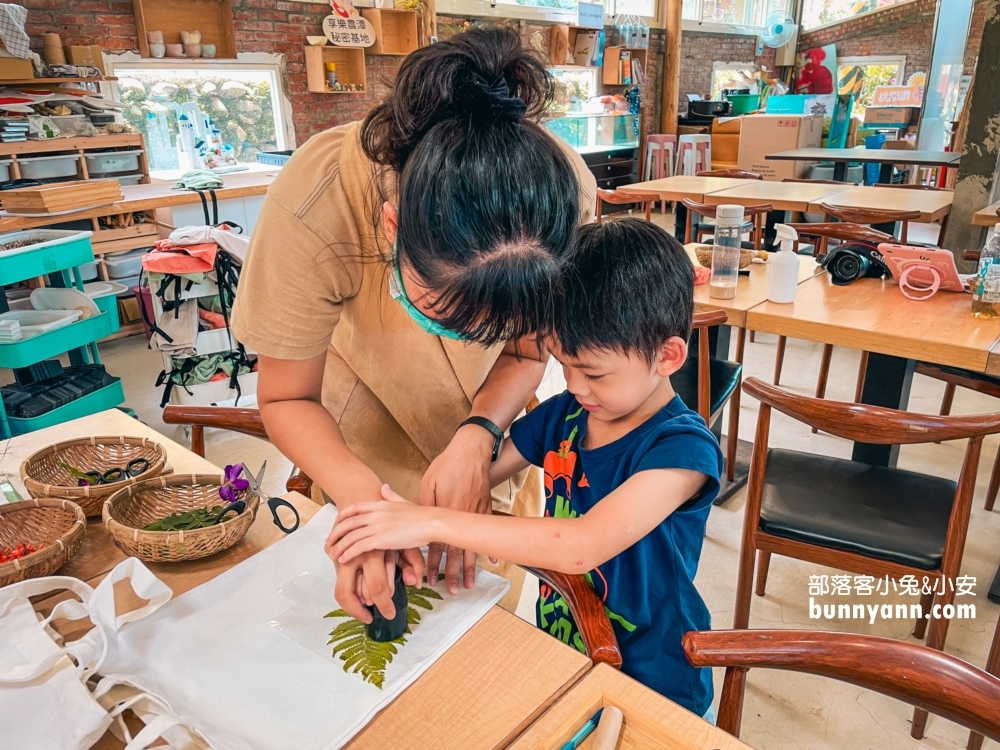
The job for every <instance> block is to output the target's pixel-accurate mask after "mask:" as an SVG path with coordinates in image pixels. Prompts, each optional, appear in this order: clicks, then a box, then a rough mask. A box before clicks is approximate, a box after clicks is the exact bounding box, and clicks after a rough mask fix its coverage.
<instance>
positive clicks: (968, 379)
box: [913, 362, 1000, 510]
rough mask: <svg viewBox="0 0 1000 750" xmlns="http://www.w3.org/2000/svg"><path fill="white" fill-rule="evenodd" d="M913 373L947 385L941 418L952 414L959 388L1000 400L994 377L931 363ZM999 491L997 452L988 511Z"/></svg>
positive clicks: (999, 387)
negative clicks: (956, 392)
mask: <svg viewBox="0 0 1000 750" xmlns="http://www.w3.org/2000/svg"><path fill="white" fill-rule="evenodd" d="M913 371H914V372H916V373H918V374H920V375H926V376H927V377H929V378H934V379H935V380H940V381H943V382H944V383H945V387H944V398H943V399H942V400H941V411H940V414H941V416H947V415H949V414H951V407H952V404H953V403H954V401H955V390H956V389H957V388H958V387H959V386H961V387H962V388H968V389H969V390H970V391H978V392H979V393H985V394H986V395H987V396H992V397H993V398H1000V378H998V377H996V376H994V375H987V374H986V373H982V372H973V371H971V370H962V369H960V368H958V367H945V366H944V365H934V364H931V363H929V362H917V364H916V366H915V367H914V370H913ZM998 491H1000V452H997V457H996V459H995V460H994V461H993V472H992V473H991V474H990V484H989V487H988V488H987V490H986V506H985V507H986V510H993V506H994V505H995V504H996V501H997V493H998Z"/></svg>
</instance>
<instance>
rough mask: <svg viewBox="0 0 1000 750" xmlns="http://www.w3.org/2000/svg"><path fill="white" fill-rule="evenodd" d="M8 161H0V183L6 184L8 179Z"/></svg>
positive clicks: (9, 161) (9, 162)
mask: <svg viewBox="0 0 1000 750" xmlns="http://www.w3.org/2000/svg"><path fill="white" fill-rule="evenodd" d="M10 164H11V160H10V159H3V160H0V182H7V181H8V180H9V179H10Z"/></svg>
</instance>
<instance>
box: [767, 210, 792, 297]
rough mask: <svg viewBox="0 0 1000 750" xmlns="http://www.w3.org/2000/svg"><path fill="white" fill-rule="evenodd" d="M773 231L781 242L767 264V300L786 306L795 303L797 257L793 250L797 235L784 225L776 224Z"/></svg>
mask: <svg viewBox="0 0 1000 750" xmlns="http://www.w3.org/2000/svg"><path fill="white" fill-rule="evenodd" d="M774 229H775V231H776V232H777V234H778V239H779V240H781V248H780V249H779V250H778V252H777V253H775V254H774V256H773V257H772V258H771V261H770V262H769V263H768V266H769V269H768V272H767V299H768V301H769V302H778V303H781V304H787V303H789V302H794V301H795V292H796V290H797V289H798V287H799V256H798V255H796V253H795V250H794V249H793V248H794V247H795V242H796V241H797V240H798V239H799V235H798V232H796V231H795V230H794V229H792V228H791V227H790V226H788V225H786V224H778V225H777V226H775V228H774Z"/></svg>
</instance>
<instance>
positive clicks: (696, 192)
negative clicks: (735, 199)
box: [621, 174, 757, 202]
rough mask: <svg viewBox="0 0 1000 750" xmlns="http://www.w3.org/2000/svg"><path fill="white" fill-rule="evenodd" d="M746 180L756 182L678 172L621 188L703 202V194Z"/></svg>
mask: <svg viewBox="0 0 1000 750" xmlns="http://www.w3.org/2000/svg"><path fill="white" fill-rule="evenodd" d="M748 182H757V180H744V179H741V178H736V177H697V176H696V175H686V174H680V175H674V176H673V177H664V178H663V179H660V180H649V181H647V182H637V183H635V184H634V185H622V187H621V190H623V191H625V192H629V193H637V194H639V195H650V196H655V197H657V198H658V199H660V200H665V201H679V200H681V199H683V198H690V199H691V200H693V201H698V202H703V201H704V199H705V196H706V195H708V194H710V193H717V192H718V191H720V190H726V189H728V188H734V187H739V186H740V185H745V184H747V183H748Z"/></svg>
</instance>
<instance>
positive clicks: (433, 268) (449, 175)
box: [361, 26, 580, 346]
mask: <svg viewBox="0 0 1000 750" xmlns="http://www.w3.org/2000/svg"><path fill="white" fill-rule="evenodd" d="M553 93H554V83H553V79H552V77H551V76H550V75H549V73H548V71H547V70H546V67H545V64H544V63H543V62H542V60H541V59H540V58H539V57H538V56H537V53H535V52H534V51H532V50H528V49H525V48H524V47H522V45H521V39H520V36H519V35H518V33H517V32H516V31H515V30H514V29H512V28H508V27H499V26H490V27H483V28H474V29H471V30H469V31H467V32H464V33H461V34H457V35H456V36H454V37H452V38H451V39H449V40H447V41H443V42H438V43H437V44H432V45H430V46H429V47H422V48H420V49H418V50H417V51H415V52H413V53H412V54H410V55H409V56H408V57H406V59H404V60H403V63H402V65H401V66H400V69H399V74H398V75H397V77H396V81H395V84H394V86H393V90H392V93H391V94H390V95H389V96H388V97H387V98H386V99H385V100H384V101H382V102H381V103H379V104H378V105H377V106H376V107H375V108H374V109H373V110H372V111H371V112H370V113H369V114H368V116H367V117H366V118H365V121H364V123H363V125H362V129H361V143H362V147H363V148H364V151H365V154H366V155H367V156H368V158H369V159H371V160H372V161H373V162H374V163H375V164H377V165H381V167H382V174H381V175H379V176H378V177H377V178H376V180H375V181H374V183H373V184H374V185H375V187H376V190H375V192H376V196H375V197H376V199H377V201H378V204H377V208H376V210H374V211H373V216H374V217H381V205H382V202H383V201H385V200H391V197H392V196H391V195H387V192H388V191H387V189H386V184H387V182H391V181H386V180H384V179H382V177H384V176H385V174H384V173H385V172H393V173H395V174H396V175H397V188H396V197H397V198H398V203H397V205H398V212H399V226H398V232H397V239H396V257H397V261H398V262H400V263H403V264H406V265H407V266H408V267H410V268H411V269H412V270H413V271H414V272H415V273H416V274H417V275H418V276H419V277H420V279H421V280H422V281H423V283H424V286H426V287H427V288H428V289H430V290H431V298H432V299H433V307H434V311H435V312H434V316H433V317H434V318H435V319H436V320H437V321H438V322H439V323H440V324H441V325H443V326H445V327H446V328H449V329H451V330H454V331H459V332H461V333H462V334H464V335H465V336H466V337H467V338H469V339H471V340H474V341H478V342H480V343H481V344H484V345H487V346H488V345H492V344H495V343H498V342H500V341H506V340H508V339H517V338H521V337H523V336H527V335H531V334H538V332H539V331H541V330H543V329H545V328H547V327H549V326H550V325H551V321H552V316H553V314H554V313H553V307H552V300H553V298H554V294H555V287H556V283H557V279H558V273H559V265H560V263H559V261H560V259H561V258H562V257H563V256H565V254H566V253H567V252H568V251H569V249H570V247H571V246H572V244H573V241H574V239H575V236H576V229H577V225H578V224H579V221H580V208H579V198H578V195H579V185H578V181H577V176H576V172H575V171H574V170H573V167H572V165H571V164H570V162H569V159H568V158H567V157H566V155H565V154H564V153H563V151H562V149H560V147H559V146H558V145H557V144H556V142H555V139H554V136H553V135H552V134H551V133H548V132H546V131H545V130H543V128H542V127H541V126H540V125H539V124H538V123H537V122H535V121H534V120H535V119H537V118H538V117H539V116H541V115H542V113H543V112H544V111H545V110H546V108H547V107H548V105H549V104H550V102H551V100H552V96H553ZM380 220H381V219H380V218H376V221H380Z"/></svg>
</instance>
